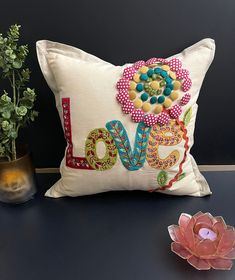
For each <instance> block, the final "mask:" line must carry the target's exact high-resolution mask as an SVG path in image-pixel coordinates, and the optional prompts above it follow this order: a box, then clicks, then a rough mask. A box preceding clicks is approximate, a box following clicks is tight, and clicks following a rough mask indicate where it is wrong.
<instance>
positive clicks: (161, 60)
mask: <svg viewBox="0 0 235 280" xmlns="http://www.w3.org/2000/svg"><path fill="white" fill-rule="evenodd" d="M157 62H160V63H162V64H168V60H167V59H165V58H160V57H159V58H157Z"/></svg>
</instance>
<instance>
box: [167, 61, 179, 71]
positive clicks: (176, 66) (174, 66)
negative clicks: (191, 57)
mask: <svg viewBox="0 0 235 280" xmlns="http://www.w3.org/2000/svg"><path fill="white" fill-rule="evenodd" d="M168 65H169V66H170V68H171V70H172V71H178V70H180V69H181V67H182V63H181V61H180V60H179V59H178V58H172V59H171V60H170V61H169V62H168Z"/></svg>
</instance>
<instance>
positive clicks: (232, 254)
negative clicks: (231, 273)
mask: <svg viewBox="0 0 235 280" xmlns="http://www.w3.org/2000/svg"><path fill="white" fill-rule="evenodd" d="M223 258H225V259H230V260H233V259H235V248H233V249H232V250H231V251H230V252H228V253H227V254H226V255H225V256H224V257H223Z"/></svg>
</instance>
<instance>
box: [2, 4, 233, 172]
mask: <svg viewBox="0 0 235 280" xmlns="http://www.w3.org/2000/svg"><path fill="white" fill-rule="evenodd" d="M234 15H235V1H234V0H226V1H221V0H213V1H208V0H197V1H193V0H191V1H190V0H178V1H174V0H171V1H170V0H168V1H162V0H161V1H159V0H145V1H143V0H142V1H140V0H135V1H133V0H132V1H131V0H116V1H112V0H99V1H94V0H93V1H91V0H90V1H87V0H66V1H64V0H60V1H58V0H41V1H25V0H21V1H16V0H14V1H4V2H3V3H1V17H0V32H3V31H4V30H6V29H7V27H8V26H9V25H10V24H13V23H16V22H17V23H19V24H21V25H22V27H23V29H22V36H23V40H22V43H28V44H29V46H30V51H31V52H30V57H29V59H28V63H29V66H30V67H31V70H32V80H31V85H32V86H34V87H35V88H36V89H37V92H38V100H37V104H36V107H37V110H38V111H39V112H40V117H39V118H38V120H37V121H36V122H35V123H34V124H33V126H31V127H30V129H29V128H27V129H25V130H24V131H23V132H22V133H21V141H25V142H28V143H29V144H30V147H31V150H32V152H33V156H34V161H35V164H36V166H37V167H57V166H59V163H60V160H61V158H62V157H63V153H64V147H65V141H64V138H63V132H62V128H61V125H60V121H59V117H58V114H57V111H56V109H55V103H54V97H53V94H52V93H51V91H50V89H49V88H48V86H47V84H46V82H45V80H44V78H43V76H42V74H41V72H40V69H39V66H38V63H37V58H36V52H35V42H36V41H37V40H39V39H49V40H54V41H59V42H63V43H66V44H71V45H74V46H77V47H79V48H81V49H84V50H85V51H87V52H90V53H92V54H94V55H96V56H99V57H100V58H102V59H105V60H107V61H110V62H112V63H114V64H123V63H125V62H132V61H136V60H139V59H147V58H150V57H153V56H158V57H167V56H169V55H172V54H174V53H176V52H179V51H181V50H182V49H184V48H185V47H188V46H190V45H191V44H193V43H195V42H197V41H198V40H201V39H202V38H205V37H211V38H214V39H215V41H216V44H217V50H216V56H215V60H214V62H213V64H212V66H211V68H210V70H209V72H208V74H207V76H206V79H205V82H204V85H203V87H202V89H201V95H200V98H199V100H198V103H199V111H198V117H197V125H196V132H195V145H194V147H193V149H192V153H193V155H194V157H195V158H196V160H197V162H198V163H199V164H235V148H234V142H235V124H234V120H235V117H234V112H235V89H234V75H235V55H234V52H235V16H234Z"/></svg>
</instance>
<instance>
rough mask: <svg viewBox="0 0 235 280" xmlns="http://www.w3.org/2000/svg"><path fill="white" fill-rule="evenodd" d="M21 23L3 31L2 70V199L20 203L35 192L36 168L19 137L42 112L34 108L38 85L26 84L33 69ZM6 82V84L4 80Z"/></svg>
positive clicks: (0, 146)
mask: <svg viewBox="0 0 235 280" xmlns="http://www.w3.org/2000/svg"><path fill="white" fill-rule="evenodd" d="M19 38H20V25H16V24H15V25H12V26H10V28H9V30H8V32H7V34H6V36H3V35H2V34H0V74H1V78H2V82H4V83H6V86H8V88H7V90H3V92H2V93H0V201H3V202H13V203H20V202H24V201H27V200H28V199H30V198H31V197H32V196H33V194H34V193H35V185H34V169H33V167H32V163H31V160H30V157H29V154H28V151H27V150H26V149H25V147H23V146H18V145H17V144H16V140H17V138H18V134H19V130H20V129H21V128H22V127H25V126H26V125H27V124H29V123H30V122H31V121H34V119H35V117H37V115H38V113H37V112H36V111H35V110H34V109H33V107H34V102H35V100H36V94H35V91H34V89H31V88H29V87H27V86H26V84H27V83H28V82H29V79H30V71H29V69H28V68H26V67H25V59H26V57H27V55H28V53H29V51H28V46H27V45H19ZM4 85H5V84H4Z"/></svg>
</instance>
